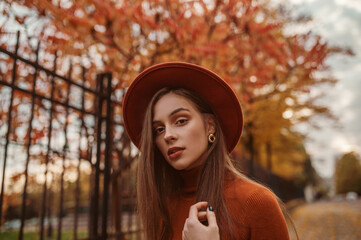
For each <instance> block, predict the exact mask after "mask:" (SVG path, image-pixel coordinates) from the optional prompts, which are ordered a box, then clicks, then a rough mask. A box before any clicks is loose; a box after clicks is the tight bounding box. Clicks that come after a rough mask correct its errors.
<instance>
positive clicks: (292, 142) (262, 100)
mask: <svg viewBox="0 0 361 240" xmlns="http://www.w3.org/2000/svg"><path fill="white" fill-rule="evenodd" d="M4 6H5V8H4V11H3V13H4V16H5V17H6V18H8V19H14V20H15V21H17V22H18V23H19V24H21V26H23V29H24V32H25V33H26V34H27V36H28V38H30V36H34V35H35V36H36V37H37V39H39V40H40V41H41V42H42V49H43V52H44V54H43V56H42V57H41V59H40V60H39V61H40V62H42V63H44V64H47V65H49V66H52V65H51V60H50V59H51V58H50V57H49V56H50V55H52V54H54V53H55V52H57V54H58V61H57V65H58V66H59V67H58V68H57V69H59V71H65V70H64V66H66V64H65V63H66V62H67V61H68V60H69V58H71V57H72V58H73V59H75V60H73V61H75V62H79V63H83V64H84V63H85V65H87V68H88V69H89V70H90V71H92V72H97V71H110V72H112V73H113V77H114V79H113V83H112V84H113V86H112V88H113V93H114V96H113V99H115V100H117V101H119V102H120V101H121V99H122V96H123V92H124V91H123V90H124V88H126V87H127V86H128V85H129V83H130V82H131V80H132V79H133V78H134V77H135V76H136V74H138V73H139V72H140V71H141V70H143V69H144V68H146V67H148V66H150V65H152V64H155V63H159V62H163V61H176V60H180V61H188V62H192V63H196V64H201V65H203V66H205V67H208V68H210V69H213V70H214V71H215V72H217V73H219V74H220V75H221V76H222V77H223V78H224V79H226V81H228V82H229V83H230V84H232V85H233V86H234V88H235V89H236V91H237V93H238V94H239V98H240V100H241V104H242V106H243V109H244V113H245V131H244V135H243V141H242V143H241V144H240V146H239V147H238V151H240V154H241V155H242V156H243V157H244V158H251V159H252V160H255V161H257V162H259V163H261V164H262V165H264V166H265V167H267V168H269V169H271V170H273V171H275V172H277V173H278V174H280V175H283V176H285V177H287V178H292V176H293V175H295V174H297V171H300V170H299V169H301V168H302V167H301V166H302V163H303V162H304V161H305V160H306V158H307V156H306V154H304V150H303V149H302V146H303V145H302V141H303V136H301V135H300V134H299V133H297V132H295V131H294V130H293V128H292V127H293V126H294V125H295V124H297V123H300V122H310V120H311V118H312V117H313V116H315V115H320V114H321V115H325V116H326V117H331V116H332V115H331V114H330V111H329V109H328V108H327V107H325V106H320V105H318V104H316V100H317V99H318V97H319V96H317V95H313V94H311V90H312V89H313V88H314V87H315V86H318V85H321V84H332V83H334V82H335V79H334V78H333V77H332V76H331V75H330V73H329V71H328V66H327V65H326V62H325V60H326V59H327V57H328V56H330V55H331V54H333V53H340V52H343V51H344V50H343V49H339V48H334V47H330V46H329V45H328V44H327V42H326V41H325V40H324V39H322V38H321V37H319V36H316V35H314V34H312V33H306V34H293V35H290V34H287V33H285V31H284V28H285V26H287V24H289V23H290V22H291V23H296V20H294V19H291V18H290V16H289V15H288V14H287V12H285V11H283V10H284V8H276V7H272V6H271V5H270V4H269V2H268V1H266V0H253V1H252V0H243V1H232V0H231V1H225V2H223V1H176V0H168V1H159V0H154V1H98V0H80V1H60V0H59V1H57V0H54V1H48V0H35V1H34V0H33V1H30V0H22V1H12V0H5V1H4ZM19 8H26V9H27V11H21V12H19V11H17V9H19ZM9 28H10V27H9V26H7V25H6V24H4V25H3V26H2V32H7V31H8V30H9ZM5 45H6V44H5ZM29 51H30V52H31V51H32V49H31V48H28V49H24V52H29ZM48 54H49V55H48ZM320 72H321V73H323V74H317V73H320ZM3 74H5V73H3ZM79 76H80V73H79V72H78V73H73V78H74V79H79ZM23 81H24V82H26V81H28V80H27V79H26V78H24V80H23ZM87 81H91V79H90V78H88V79H87ZM87 84H88V85H90V86H91V85H94V83H92V82H89V83H87ZM45 88H46V87H45ZM44 91H45V92H46V91H47V90H46V89H45V90H44ZM120 112H121V111H120V110H115V112H114V114H115V115H120V114H121V113H120ZM285 151H287V154H285ZM128 165H129V164H128ZM280 166H283V167H280ZM295 166H296V168H295ZM293 169H298V170H297V171H296V172H293Z"/></svg>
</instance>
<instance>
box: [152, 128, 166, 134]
mask: <svg viewBox="0 0 361 240" xmlns="http://www.w3.org/2000/svg"><path fill="white" fill-rule="evenodd" d="M163 131H164V127H157V128H154V133H155V134H157V135H159V134H161V133H162V132H163Z"/></svg>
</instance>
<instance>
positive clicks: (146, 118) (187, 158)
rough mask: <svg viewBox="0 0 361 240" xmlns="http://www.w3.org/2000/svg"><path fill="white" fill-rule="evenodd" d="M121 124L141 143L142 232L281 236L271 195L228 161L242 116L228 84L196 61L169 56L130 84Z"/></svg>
mask: <svg viewBox="0 0 361 240" xmlns="http://www.w3.org/2000/svg"><path fill="white" fill-rule="evenodd" d="M123 119H124V126H125V129H126V131H127V132H128V135H129V137H130V138H131V140H132V141H133V143H134V144H135V145H136V146H137V147H138V148H139V149H140V151H141V156H140V159H139V167H138V182H137V184H138V185H137V187H138V210H139V214H140V217H141V220H142V223H143V227H144V232H145V238H146V239H148V240H159V239H167V240H168V239H174V240H175V239H183V240H185V239H188V240H198V239H208V240H211V239H216V240H218V239H222V240H226V239H277V240H282V239H288V238H289V237H288V229H287V225H286V222H285V219H284V217H283V215H282V211H281V210H280V207H279V205H278V202H277V198H276V197H275V195H274V194H273V193H272V192H271V191H270V190H268V189H267V188H265V187H263V186H261V185H259V184H257V183H254V182H253V181H251V180H249V179H248V178H247V177H245V176H244V175H242V174H241V173H239V172H238V171H237V170H236V169H235V168H234V166H233V164H232V162H231V160H230V158H229V153H230V152H231V151H232V150H233V149H234V147H235V146H236V144H237V142H238V141H239V138H240V136H241V132H242V128H243V115H242V110H241V106H240V104H239V101H238V98H237V96H236V94H235V93H234V91H233V90H232V88H231V87H230V86H229V85H228V84H227V83H226V82H225V81H224V80H223V79H222V78H220V77H219V76H218V75H216V74H215V73H213V72H212V71H209V70H207V69H205V68H203V67H200V66H197V65H193V64H189V63H182V62H169V63H162V64H158V65H155V66H153V67H150V68H148V69H146V70H145V71H143V72H142V73H141V74H139V76H138V77H137V78H136V79H135V80H134V81H133V82H132V84H131V85H130V87H129V89H128V90H127V92H126V95H125V97H124V101H123Z"/></svg>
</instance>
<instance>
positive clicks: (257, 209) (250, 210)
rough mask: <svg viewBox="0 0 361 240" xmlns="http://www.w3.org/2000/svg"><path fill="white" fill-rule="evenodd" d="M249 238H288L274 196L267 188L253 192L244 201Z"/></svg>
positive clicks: (257, 239)
mask: <svg viewBox="0 0 361 240" xmlns="http://www.w3.org/2000/svg"><path fill="white" fill-rule="evenodd" d="M245 210H246V212H247V218H246V222H247V225H248V227H249V230H250V235H251V236H250V239H252V240H263V239H277V240H288V239H289V234H288V228H287V224H286V221H285V219H284V216H283V214H282V211H281V208H280V206H279V204H278V201H277V198H276V196H275V195H274V194H273V193H272V192H271V191H270V190H268V189H267V188H264V187H261V188H259V189H257V190H256V191H255V192H253V193H252V194H251V195H250V196H249V197H248V199H247V201H246V203H245Z"/></svg>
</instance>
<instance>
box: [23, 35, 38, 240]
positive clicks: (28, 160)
mask: <svg viewBox="0 0 361 240" xmlns="http://www.w3.org/2000/svg"><path fill="white" fill-rule="evenodd" d="M39 49H40V42H38V46H37V48H36V62H38V61H39ZM37 75H38V69H37V68H35V72H34V79H33V89H32V96H31V112H30V120H29V132H28V133H29V134H28V137H27V141H28V142H27V149H26V164H25V183H24V190H23V199H22V207H21V225H20V232H19V240H22V239H23V237H24V226H25V218H26V197H27V187H28V170H29V162H30V146H31V133H32V130H33V125H32V123H33V119H34V111H35V107H34V106H35V95H34V93H35V88H36V79H37Z"/></svg>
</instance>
